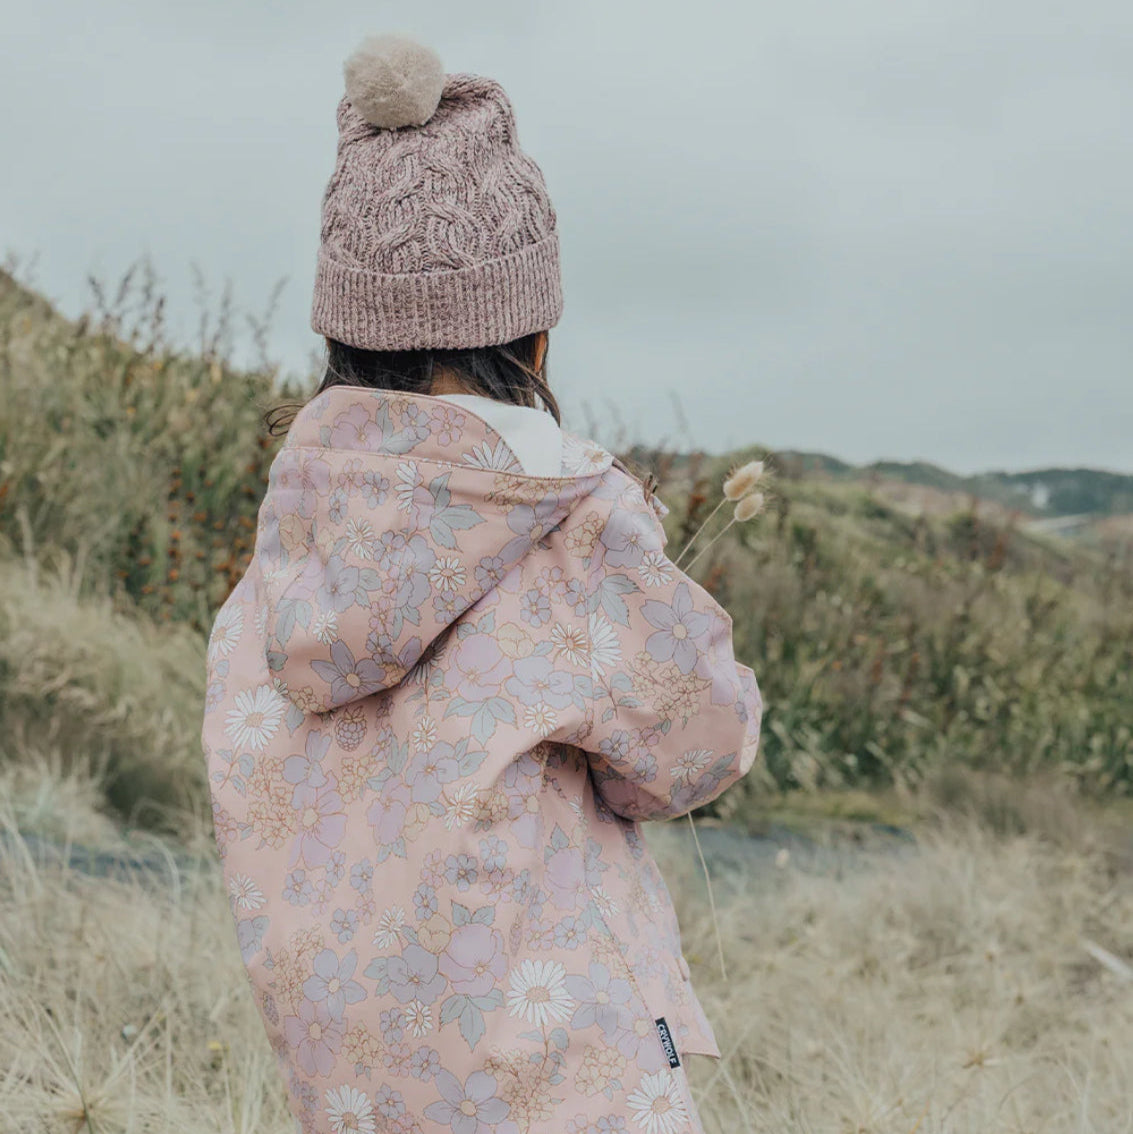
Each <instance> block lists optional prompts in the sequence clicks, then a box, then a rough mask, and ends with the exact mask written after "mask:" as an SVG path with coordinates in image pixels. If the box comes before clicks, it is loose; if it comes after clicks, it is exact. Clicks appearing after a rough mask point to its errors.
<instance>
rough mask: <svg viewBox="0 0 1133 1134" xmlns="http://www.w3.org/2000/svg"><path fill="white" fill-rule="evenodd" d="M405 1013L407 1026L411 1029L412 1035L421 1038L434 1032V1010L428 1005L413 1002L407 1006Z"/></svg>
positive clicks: (418, 1001) (416, 1001)
mask: <svg viewBox="0 0 1133 1134" xmlns="http://www.w3.org/2000/svg"><path fill="white" fill-rule="evenodd" d="M404 1012H405V1026H406V1027H407V1028H408V1029H409V1034H410V1035H413V1036H417V1037H420V1036H423V1035H426V1034H427V1033H429V1032H431V1031H432V1030H433V1010H432V1009H431V1008H430V1007H429V1006H428V1004H423V1003H422V1002H421V1001H420V1000H411V1001H410V1002H409V1003H408V1004H406V1006H405V1009H404Z"/></svg>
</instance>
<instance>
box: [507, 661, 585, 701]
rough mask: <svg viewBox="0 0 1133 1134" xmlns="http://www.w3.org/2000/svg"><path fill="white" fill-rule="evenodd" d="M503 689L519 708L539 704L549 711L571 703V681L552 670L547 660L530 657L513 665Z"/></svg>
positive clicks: (550, 663)
mask: <svg viewBox="0 0 1133 1134" xmlns="http://www.w3.org/2000/svg"><path fill="white" fill-rule="evenodd" d="M506 689H507V691H508V692H509V693H510V694H511V695H512V696H513V697H515V698H516V699H517V700H518V701H519V703H520V704H521V705H534V704H537V703H538V702H540V701H541V702H543V703H545V704H547V705H550V706H551V707H552V708H553V709H565V708H566V707H567V706H568V705H569V704H570V703H571V700H572V699H573V695H574V678H573V677H572V676H571V675H570V674H569V673H565V672H564V671H563V670H557V669H555V667H554V665H553V664H552V662H551V659H550V658H547V657H543V656H533V657H529V658H521V659H520V660H519V661H517V662H516V663H515V667H514V675H513V676H512V677H509V678H508V680H507V683H506Z"/></svg>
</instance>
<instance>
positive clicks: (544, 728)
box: [523, 701, 559, 739]
mask: <svg viewBox="0 0 1133 1134" xmlns="http://www.w3.org/2000/svg"><path fill="white" fill-rule="evenodd" d="M523 723H524V725H525V726H526V727H527V728H529V729H531V730H532V732H534V733H535V735H536V736H538V737H540V738H541V739H542V738H544V737H548V736H550V735H551V733H552V732H554V731H555V729H556V728H558V726H559V721H558V717H557V716H556V715H555V710H554V709H552V708H551V706H550V705H548V704H547V702H546V701H537V702H536V703H535V704H534V705H528V706H527V708H525V709H524V710H523Z"/></svg>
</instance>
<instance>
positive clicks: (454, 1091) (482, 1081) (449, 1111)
mask: <svg viewBox="0 0 1133 1134" xmlns="http://www.w3.org/2000/svg"><path fill="white" fill-rule="evenodd" d="M433 1081H434V1083H435V1084H436V1087H437V1090H438V1091H439V1092H440V1096H441V1097H440V1100H439V1101H437V1102H433V1103H429V1105H428V1106H427V1107H425V1117H426V1118H428V1119H429V1120H430V1121H432V1122H436V1123H437V1124H438V1125H440V1126H448V1127H449V1128H450V1129H451V1130H452V1134H492V1132H493V1130H494V1129H495V1127H496V1126H497V1125H498V1124H499V1123H500V1122H502V1121H503V1120H504V1119H505V1118H506V1117H507V1114H508V1111H509V1110H510V1109H511V1108H510V1107H509V1106H508V1104H507V1103H506V1102H504V1100H503V1099H501V1098H499V1097H497V1095H496V1080H495V1078H494V1076H492V1075H489V1074H488V1073H487V1072H486V1071H473V1072H472V1074H471V1075H469V1076H468V1078H467V1079H466V1080H465V1081H464V1083H461V1081H460V1080H459V1079H458V1078H457V1077H456V1076H455V1075H454V1074H453V1073H452V1072H451V1071H438V1072H437V1074H436V1077H435V1078H434V1080H433Z"/></svg>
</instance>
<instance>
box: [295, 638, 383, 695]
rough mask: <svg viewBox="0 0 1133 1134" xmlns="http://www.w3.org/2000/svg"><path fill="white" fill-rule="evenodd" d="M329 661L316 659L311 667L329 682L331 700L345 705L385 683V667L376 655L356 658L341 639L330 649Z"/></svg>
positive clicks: (375, 690)
mask: <svg viewBox="0 0 1133 1134" xmlns="http://www.w3.org/2000/svg"><path fill="white" fill-rule="evenodd" d="M330 659H331V660H330V661H322V660H321V659H316V660H315V661H312V662H311V668H312V669H313V670H314V671H315V672H316V673H317V674H318V675H319V676H320V677H321V678H322V679H323V680H324V681H326V682H327V683H328V684H329V685H330V695H331V699H332V700H333V701H334V702H335V704H338V705H342V704H345V703H346V702H347V701H353V700H355V699H357V698H359V697H367V696H369V695H370V694H371V693H376V692H377V691H378V690H379V689H381V688H382V687H383V686H384V684H385V670H384V669H383V668H382V667H381V666H380V665H378V663H377V662H375V661H374V659H373V658H359V659H357V660H356V659H355V657H354V654H353V653H352V652H351V649H350V647H349V646H348V645H347V644H346V643H345V642H343V641H342V640H341V639H339V641H337V642H335V644H334V645H333V646H331V648H330Z"/></svg>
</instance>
